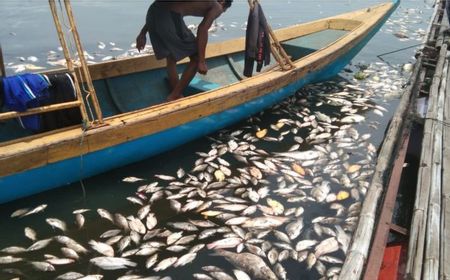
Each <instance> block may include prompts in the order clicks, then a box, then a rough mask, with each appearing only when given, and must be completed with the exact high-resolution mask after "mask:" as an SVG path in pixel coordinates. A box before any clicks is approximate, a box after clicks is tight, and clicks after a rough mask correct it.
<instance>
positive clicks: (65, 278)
mask: <svg viewBox="0 0 450 280" xmlns="http://www.w3.org/2000/svg"><path fill="white" fill-rule="evenodd" d="M82 277H84V275H83V274H81V273H78V272H73V271H70V272H66V273H64V274H61V275H59V276H58V277H56V278H55V280H76V279H81V278H82Z"/></svg>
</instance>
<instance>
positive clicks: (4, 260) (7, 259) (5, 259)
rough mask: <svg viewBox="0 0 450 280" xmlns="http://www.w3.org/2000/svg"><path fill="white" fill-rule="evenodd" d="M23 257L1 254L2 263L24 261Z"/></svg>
mask: <svg viewBox="0 0 450 280" xmlns="http://www.w3.org/2000/svg"><path fill="white" fill-rule="evenodd" d="M22 260H23V259H22V258H16V257H12V256H0V264H11V263H16V262H20V261H22Z"/></svg>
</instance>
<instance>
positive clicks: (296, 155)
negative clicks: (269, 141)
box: [275, 150, 322, 160]
mask: <svg viewBox="0 0 450 280" xmlns="http://www.w3.org/2000/svg"><path fill="white" fill-rule="evenodd" d="M275 154H276V155H279V156H283V157H288V158H293V159H297V160H313V159H317V158H319V157H321V156H322V153H321V152H319V151H314V150H310V151H304V152H287V153H275Z"/></svg>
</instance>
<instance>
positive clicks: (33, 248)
mask: <svg viewBox="0 0 450 280" xmlns="http://www.w3.org/2000/svg"><path fill="white" fill-rule="evenodd" d="M52 240H53V239H52V238H48V239H43V240H39V241H36V242H35V243H33V244H32V245H31V246H30V247H28V249H27V251H37V250H41V249H43V248H45V247H47V246H48V244H50V243H51V242H52Z"/></svg>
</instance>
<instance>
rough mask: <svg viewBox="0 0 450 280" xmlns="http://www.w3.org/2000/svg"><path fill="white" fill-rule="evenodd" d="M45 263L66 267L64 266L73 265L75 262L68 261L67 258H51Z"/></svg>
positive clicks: (72, 260)
mask: <svg viewBox="0 0 450 280" xmlns="http://www.w3.org/2000/svg"><path fill="white" fill-rule="evenodd" d="M47 262H48V263H49V264H51V265H66V264H70V263H74V262H75V260H74V259H69V258H51V259H48V260H47Z"/></svg>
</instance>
